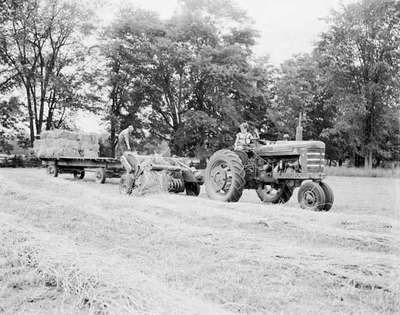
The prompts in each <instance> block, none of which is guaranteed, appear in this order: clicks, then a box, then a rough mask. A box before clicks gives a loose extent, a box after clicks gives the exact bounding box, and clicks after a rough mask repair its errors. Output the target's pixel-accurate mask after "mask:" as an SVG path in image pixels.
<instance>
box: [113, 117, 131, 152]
mask: <svg viewBox="0 0 400 315" xmlns="http://www.w3.org/2000/svg"><path fill="white" fill-rule="evenodd" d="M132 132H133V126H132V125H129V127H128V128H126V129H124V130H122V131H121V132H120V134H119V136H118V143H117V150H116V153H115V155H116V156H115V157H116V158H120V157H121V156H122V154H124V152H125V151H131V145H130V143H129V142H130V141H129V140H130V136H131V135H132Z"/></svg>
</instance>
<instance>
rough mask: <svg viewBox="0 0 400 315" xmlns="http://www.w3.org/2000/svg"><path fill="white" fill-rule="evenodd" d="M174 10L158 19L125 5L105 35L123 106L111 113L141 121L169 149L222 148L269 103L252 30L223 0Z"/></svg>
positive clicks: (185, 3)
mask: <svg viewBox="0 0 400 315" xmlns="http://www.w3.org/2000/svg"><path fill="white" fill-rule="evenodd" d="M178 12H179V13H177V14H176V15H174V16H173V17H172V18H171V19H168V20H166V21H161V20H160V19H159V18H158V17H157V16H155V15H154V14H152V13H151V12H146V11H143V10H137V9H136V10H131V11H128V10H124V12H123V13H122V14H121V16H120V17H119V19H118V20H117V22H116V23H114V25H113V26H112V27H111V29H110V30H109V32H108V33H107V36H108V40H106V42H107V46H106V47H108V48H110V47H111V49H108V50H107V51H108V52H110V53H109V54H108V60H110V63H109V67H110V70H111V71H110V81H109V83H110V87H111V89H110V91H111V92H112V93H110V96H111V98H113V96H116V95H118V98H117V99H116V100H117V101H118V102H119V104H120V105H122V107H121V106H117V107H115V106H113V105H112V106H111V111H112V112H113V113H114V114H113V117H115V116H118V115H119V117H120V119H119V120H120V121H122V124H126V123H127V121H126V118H129V119H132V120H131V121H135V122H136V121H138V118H140V120H141V121H142V125H141V126H142V127H143V128H144V129H145V130H146V131H147V132H148V133H149V134H150V135H152V136H153V137H156V138H158V139H162V140H167V141H170V145H171V148H172V151H173V152H175V153H176V152H182V150H183V151H184V152H194V151H198V150H199V148H200V147H202V146H205V145H206V144H207V145H212V146H213V148H214V149H216V148H218V147H221V146H226V145H227V143H229V144H231V142H232V141H233V138H234V134H235V133H236V129H237V126H238V124H239V123H240V122H241V121H242V120H243V119H254V120H255V124H256V125H257V124H259V121H261V120H263V119H265V115H264V114H265V113H266V112H267V108H266V107H267V106H269V105H270V103H271V98H272V97H271V95H267V94H268V93H269V92H270V87H269V84H270V82H269V80H270V79H269V78H267V76H268V75H269V72H268V71H269V70H268V71H267V70H266V69H267V68H268V67H267V66H266V63H265V62H264V64H262V65H261V62H258V63H254V62H252V60H251V57H252V51H251V48H252V46H253V45H254V43H255V37H256V36H257V33H256V32H255V31H254V30H253V29H252V28H251V27H249V25H247V24H248V23H247V24H246V23H244V21H247V18H246V17H245V15H244V14H243V12H242V11H240V10H238V9H237V8H235V7H234V6H232V5H231V3H230V2H227V1H215V2H212V3H211V2H208V1H200V2H194V1H181V2H180V10H178ZM218 12H219V13H218ZM217 13H218V14H217ZM234 18H235V20H234ZM227 20H229V22H230V23H227V24H224V23H222V21H227ZM226 25H230V26H231V27H226ZM121 87H123V89H120V88H121ZM116 88H118V89H116ZM259 88H260V89H259ZM113 91H116V92H118V93H113ZM112 103H113V104H116V102H114V101H113V102H112ZM125 111H127V112H128V113H130V115H121V112H125ZM261 112H262V115H258V114H257V113H261ZM210 124H211V126H214V125H215V128H214V130H213V131H212V130H210ZM195 133H196V136H195V137H191V136H185V137H184V136H183V135H194V134H195ZM216 139H218V141H217V140H216Z"/></svg>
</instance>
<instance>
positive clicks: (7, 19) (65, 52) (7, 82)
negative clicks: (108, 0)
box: [0, 0, 88, 143]
mask: <svg viewBox="0 0 400 315" xmlns="http://www.w3.org/2000/svg"><path fill="white" fill-rule="evenodd" d="M2 6H3V8H2V10H1V12H0V20H1V22H2V23H1V24H0V69H1V71H0V88H3V89H11V88H12V87H14V86H17V87H23V89H24V92H25V95H26V109H27V112H28V118H29V128H30V140H31V143H33V140H34V137H35V135H36V134H39V133H40V132H41V131H42V130H43V128H46V129H50V128H52V127H53V123H54V122H55V120H56V119H57V121H58V124H59V125H60V124H61V123H62V121H63V119H64V117H65V114H63V113H65V111H66V110H68V107H75V106H74V105H75V104H77V103H79V99H80V95H79V91H78V90H77V89H76V88H77V84H76V82H74V80H75V79H76V77H77V76H76V73H78V71H76V70H77V68H76V67H74V64H75V63H76V62H79V61H82V60H83V56H84V54H83V52H82V51H81V50H80V49H79V41H80V38H79V31H81V30H83V29H85V30H88V24H87V21H88V19H87V16H85V14H84V13H83V11H82V10H80V9H78V5H77V4H74V3H72V2H63V1H61V0H56V1H48V0H32V1H22V0H6V1H5V2H3V3H2ZM80 104H82V103H80ZM56 116H58V117H57V118H56ZM56 125H57V123H56Z"/></svg>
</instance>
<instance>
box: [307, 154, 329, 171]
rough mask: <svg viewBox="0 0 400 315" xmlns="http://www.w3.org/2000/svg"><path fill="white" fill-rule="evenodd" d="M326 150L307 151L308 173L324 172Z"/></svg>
mask: <svg viewBox="0 0 400 315" xmlns="http://www.w3.org/2000/svg"><path fill="white" fill-rule="evenodd" d="M324 161H325V150H324V149H309V150H308V151H307V172H310V173H320V172H323V171H324V164H325V162H324Z"/></svg>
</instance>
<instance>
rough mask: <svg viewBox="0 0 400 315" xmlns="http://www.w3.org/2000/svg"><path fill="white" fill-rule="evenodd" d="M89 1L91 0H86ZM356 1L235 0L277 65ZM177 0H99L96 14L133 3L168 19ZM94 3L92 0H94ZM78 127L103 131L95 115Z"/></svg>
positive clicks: (260, 48) (108, 15) (307, 47)
mask: <svg viewBox="0 0 400 315" xmlns="http://www.w3.org/2000/svg"><path fill="white" fill-rule="evenodd" d="M87 1H90V0H87ZM354 1H355V0H236V1H235V2H236V3H237V5H238V6H239V7H241V8H243V9H244V10H245V11H246V12H247V14H248V15H249V17H250V18H251V19H252V20H253V21H254V23H255V25H254V27H255V28H256V29H257V30H258V31H259V33H260V37H259V39H258V43H257V45H256V47H255V48H254V52H255V54H256V55H258V56H264V55H269V56H270V61H271V62H272V63H273V64H275V65H276V66H278V65H279V64H280V63H282V62H283V61H284V60H286V59H288V58H290V57H291V56H293V55H294V54H299V53H307V52H311V50H312V48H313V44H314V42H316V41H317V40H318V35H319V34H320V33H321V32H323V31H324V30H325V29H326V24H325V22H324V21H323V20H322V19H323V18H324V17H326V16H328V15H329V13H330V11H331V10H332V9H339V8H340V6H341V5H343V4H344V5H346V4H348V3H351V2H354ZM177 2H178V0H97V2H96V4H97V7H98V9H97V14H98V16H99V19H100V20H101V22H100V23H101V24H108V23H109V22H111V21H112V20H113V18H114V16H115V14H116V13H117V11H118V9H119V8H120V7H123V6H124V5H125V4H133V5H136V6H138V7H141V8H143V9H149V10H152V11H155V12H157V13H158V14H159V15H160V17H161V18H168V17H170V16H171V15H172V14H173V13H174V10H175V9H176V6H177ZM91 3H93V2H91ZM76 124H77V126H78V128H80V129H83V130H85V131H88V132H98V131H99V130H104V125H103V124H102V123H101V121H100V118H99V117H97V116H95V115H90V114H81V115H78V116H77V120H76Z"/></svg>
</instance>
